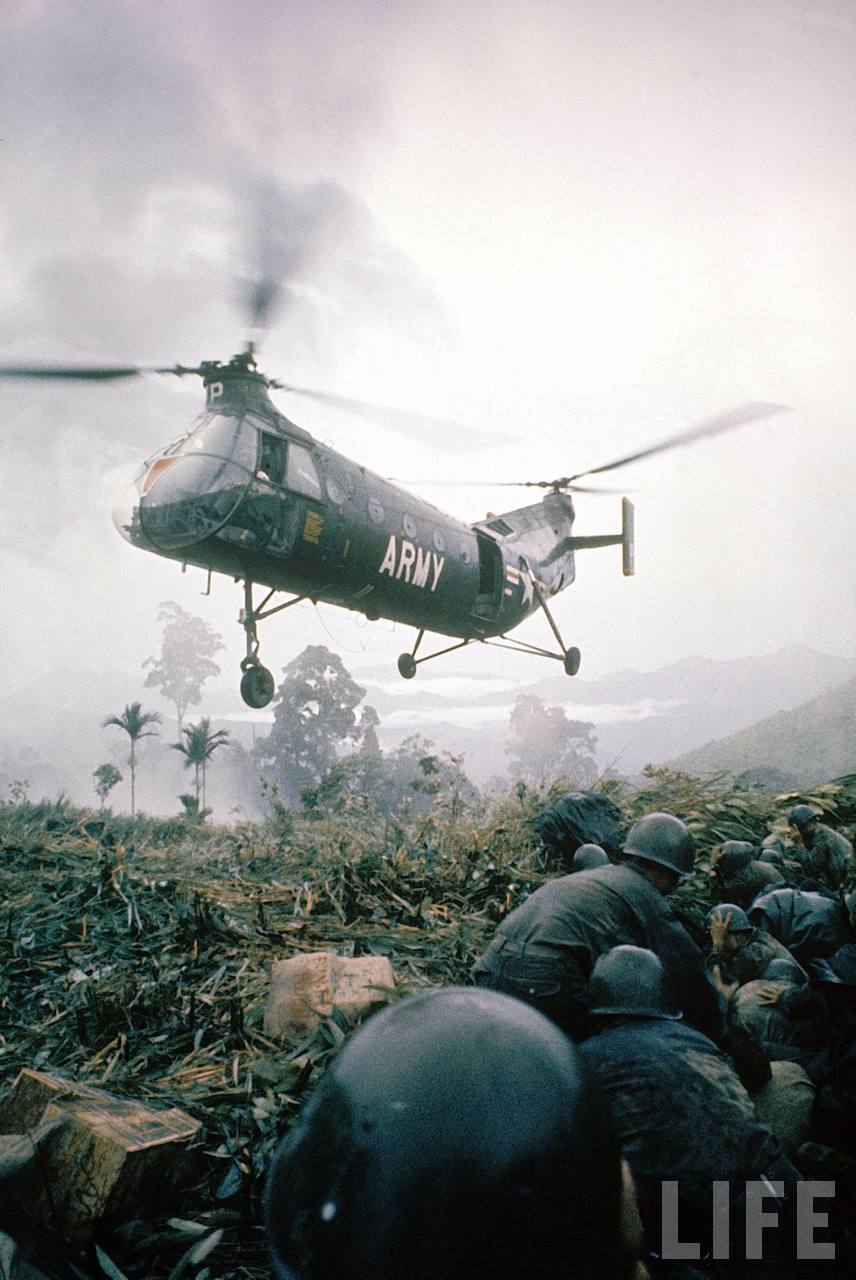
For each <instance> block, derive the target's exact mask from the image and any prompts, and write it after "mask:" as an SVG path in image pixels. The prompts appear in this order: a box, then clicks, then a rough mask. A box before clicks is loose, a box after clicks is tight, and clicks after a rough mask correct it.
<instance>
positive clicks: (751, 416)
mask: <svg viewBox="0 0 856 1280" xmlns="http://www.w3.org/2000/svg"><path fill="white" fill-rule="evenodd" d="M789 408H790V406H789V405H786V404H767V403H765V402H764V401H763V400H755V401H752V402H751V403H750V404H742V405H738V406H737V407H736V408H734V409H730V410H729V411H728V412H727V413H720V414H717V416H716V417H715V418H707V419H706V420H705V421H704V422H701V423H699V424H698V426H695V427H690V428H689V430H688V431H680V432H678V434H677V435H674V436H667V438H666V439H665V440H660V441H658V442H657V443H656V444H652V445H649V446H648V447H647V448H646V449H639V450H637V452H636V453H628V454H625V455H624V457H622V458H616V459H615V461H614V462H605V463H604V464H603V466H600V467H589V469H588V470H587V471H578V472H577V473H576V475H572V476H565V477H563V478H562V479H560V480H558V481H556V484H557V485H559V486H561V487H564V486H566V485H568V486H569V485H571V484H573V482H574V481H575V480H579V479H580V478H581V477H582V476H596V475H600V474H601V473H602V472H604V471H614V470H615V468H616V467H624V466H627V465H628V463H631V462H638V461H639V460H640V458H650V457H652V456H653V455H654V454H655V453H665V452H666V451H667V450H668V449H678V448H680V447H681V445H685V444H690V443H691V442H692V441H694V440H703V439H704V438H705V437H707V436H715V435H719V434H720V432H723V431H732V430H734V428H735V427H744V426H746V425H747V424H748V423H750V422H759V421H760V420H761V419H762V418H770V417H772V416H773V415H774V414H777V413H784V412H786V411H787V410H788V409H789Z"/></svg>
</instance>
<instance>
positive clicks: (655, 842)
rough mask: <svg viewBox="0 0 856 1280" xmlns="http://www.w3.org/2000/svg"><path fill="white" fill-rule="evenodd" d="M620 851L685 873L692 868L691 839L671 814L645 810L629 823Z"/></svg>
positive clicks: (692, 851)
mask: <svg viewBox="0 0 856 1280" xmlns="http://www.w3.org/2000/svg"><path fill="white" fill-rule="evenodd" d="M624 852H625V853H626V854H629V855H630V856H631V857H633V858H644V860H645V861H646V862H657V863H659V864H660V866H662V867H668V868H669V870H670V871H676V872H677V873H678V875H679V876H688V875H692V871H693V865H694V861H695V841H694V840H693V838H692V836H691V835H690V833H689V831H688V829H687V827H686V824H685V823H683V822H681V820H680V818H676V817H675V816H674V815H673V814H671V813H649V814H646V816H645V817H644V818H640V819H639V821H638V822H634V823H633V826H632V827H631V828H630V830H629V832H628V833H627V840H626V841H625V844H624Z"/></svg>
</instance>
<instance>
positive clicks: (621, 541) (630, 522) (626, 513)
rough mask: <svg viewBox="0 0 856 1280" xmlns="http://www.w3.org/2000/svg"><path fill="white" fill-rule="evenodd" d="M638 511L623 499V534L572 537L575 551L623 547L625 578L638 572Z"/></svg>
mask: <svg viewBox="0 0 856 1280" xmlns="http://www.w3.org/2000/svg"><path fill="white" fill-rule="evenodd" d="M635 539H636V509H635V507H634V506H633V503H632V502H631V501H630V499H629V498H622V499H621V533H601V534H595V535H593V536H592V537H571V538H569V539H568V541H569V542H570V543H571V545H572V546H573V548H574V550H575V551H588V550H590V549H591V548H592V547H619V546H620V547H621V571H622V573H623V574H624V576H625V578H630V577H632V576H633V574H634V573H635V572H636V540H635Z"/></svg>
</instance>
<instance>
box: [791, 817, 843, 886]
mask: <svg viewBox="0 0 856 1280" xmlns="http://www.w3.org/2000/svg"><path fill="white" fill-rule="evenodd" d="M793 853H794V854H795V855H796V858H797V859H798V861H799V864H800V866H801V868H802V870H803V871H804V872H805V874H806V875H809V876H812V877H814V879H815V880H821V881H823V882H824V883H826V884H828V885H829V886H830V887H831V888H833V889H840V888H841V887H842V885H843V884H844V883H845V881H848V882H849V880H851V879H852V878H853V873H854V872H855V871H856V865H854V862H853V846H852V844H851V843H850V841H849V840H848V839H846V837H844V836H842V835H839V833H838V832H837V831H833V830H832V827H827V826H825V825H824V824H823V823H822V822H819V823H818V824H817V826H816V827H815V830H814V837H813V839H812V842H811V848H810V849H807V848H806V847H805V845H802V844H799V845H797V846H796V847H795V848H794V850H793Z"/></svg>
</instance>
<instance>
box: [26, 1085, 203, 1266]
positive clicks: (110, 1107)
mask: <svg viewBox="0 0 856 1280" xmlns="http://www.w3.org/2000/svg"><path fill="white" fill-rule="evenodd" d="M58 1116H66V1117H68V1122H67V1123H66V1124H65V1125H63V1126H61V1127H60V1128H57V1129H55V1130H54V1131H53V1132H52V1133H51V1134H50V1135H49V1137H48V1138H47V1139H46V1140H45V1143H44V1145H41V1144H40V1145H39V1150H38V1155H37V1158H36V1160H35V1161H34V1162H33V1166H32V1169H31V1171H30V1174H29V1177H28V1185H27V1189H26V1195H25V1200H24V1203H23V1204H22V1207H23V1208H24V1209H25V1210H26V1212H27V1213H28V1214H29V1215H31V1216H32V1217H33V1218H35V1219H36V1220H37V1221H39V1222H43V1223H45V1224H46V1225H47V1226H49V1227H50V1228H51V1230H53V1231H55V1232H56V1233H57V1234H58V1235H61V1236H63V1237H64V1238H65V1239H67V1240H69V1241H71V1242H72V1243H74V1244H77V1245H81V1244H85V1243H86V1241H87V1240H88V1239H89V1238H90V1236H91V1235H92V1232H93V1230H94V1228H95V1226H96V1224H97V1223H98V1222H99V1221H100V1220H101V1219H102V1218H104V1217H122V1216H128V1217H130V1216H132V1215H136V1214H138V1213H139V1211H140V1208H141V1206H142V1205H150V1204H151V1205H156V1204H157V1203H158V1202H160V1201H162V1200H163V1199H164V1197H165V1196H168V1195H169V1194H170V1193H171V1192H172V1191H174V1190H175V1189H176V1187H177V1186H178V1185H179V1184H180V1182H181V1180H182V1178H183V1177H184V1176H186V1174H187V1172H188V1168H189V1157H188V1151H187V1148H188V1145H189V1143H190V1142H191V1141H192V1139H193V1138H195V1137H196V1135H197V1133H198V1132H199V1129H200V1128H201V1125H200V1122H199V1121H198V1120H194V1119H192V1117H191V1116H188V1115H186V1114H185V1113H184V1112H183V1111H179V1110H178V1108H176V1107H173V1108H171V1109H169V1110H164V1111H156V1110H154V1109H153V1108H152V1107H147V1106H145V1105H144V1104H143V1103H141V1102H136V1101H133V1100H129V1099H126V1098H116V1097H114V1096H113V1095H112V1094H109V1093H107V1092H105V1091H104V1090H103V1089H96V1088H93V1087H92V1086H91V1085H86V1084H76V1083H74V1082H73V1081H71V1080H64V1079H63V1078H62V1077H61V1076H57V1075H53V1074H51V1073H49V1072H46V1071H32V1070H30V1069H29V1068H26V1067H25V1068H24V1070H23V1071H22V1072H21V1073H20V1075H19V1076H18V1078H17V1080H16V1081H15V1083H14V1085H13V1086H12V1089H11V1091H10V1093H9V1094H8V1096H7V1097H6V1098H5V1100H4V1101H3V1102H2V1103H0V1133H6V1134H12V1133H14V1134H32V1133H33V1132H34V1131H35V1130H36V1129H37V1128H38V1127H39V1125H41V1124H43V1123H47V1122H48V1121H50V1120H52V1119H55V1118H56V1117H58Z"/></svg>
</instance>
